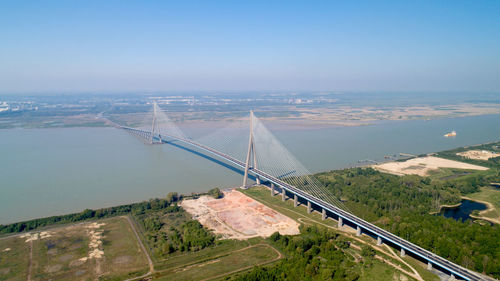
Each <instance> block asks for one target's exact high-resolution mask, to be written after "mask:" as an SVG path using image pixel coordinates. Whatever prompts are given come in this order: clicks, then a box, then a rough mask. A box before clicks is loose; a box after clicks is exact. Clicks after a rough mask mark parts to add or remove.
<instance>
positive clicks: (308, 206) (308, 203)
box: [307, 201, 311, 214]
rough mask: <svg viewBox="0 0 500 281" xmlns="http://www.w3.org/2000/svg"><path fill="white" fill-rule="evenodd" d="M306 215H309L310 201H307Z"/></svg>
mask: <svg viewBox="0 0 500 281" xmlns="http://www.w3.org/2000/svg"><path fill="white" fill-rule="evenodd" d="M307 213H308V214H310V213H311V201H307Z"/></svg>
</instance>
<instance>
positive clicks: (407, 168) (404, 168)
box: [372, 156, 488, 177]
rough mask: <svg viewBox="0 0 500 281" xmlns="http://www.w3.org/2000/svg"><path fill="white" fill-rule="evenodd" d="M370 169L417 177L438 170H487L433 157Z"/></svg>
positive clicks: (375, 166) (381, 165)
mask: <svg viewBox="0 0 500 281" xmlns="http://www.w3.org/2000/svg"><path fill="white" fill-rule="evenodd" d="M372 167H373V168H374V169H376V170H379V171H381V172H385V173H389V174H394V175H398V176H402V175H418V176H422V177H425V176H428V175H429V172H430V171H435V170H438V169H439V168H455V169H463V170H479V171H485V170H488V168H487V167H482V166H478V165H472V164H468V163H463V162H458V161H454V160H449V159H444V158H439V157H435V156H426V157H417V158H413V159H409V160H406V161H404V162H386V163H383V164H378V165H372Z"/></svg>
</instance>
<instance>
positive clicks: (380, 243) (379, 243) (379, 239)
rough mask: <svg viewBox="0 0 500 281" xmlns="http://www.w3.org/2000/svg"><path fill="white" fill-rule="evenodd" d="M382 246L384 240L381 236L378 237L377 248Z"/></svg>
mask: <svg viewBox="0 0 500 281" xmlns="http://www.w3.org/2000/svg"><path fill="white" fill-rule="evenodd" d="M380 245H382V238H380V236H379V237H377V246H380Z"/></svg>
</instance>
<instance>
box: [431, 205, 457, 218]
mask: <svg viewBox="0 0 500 281" xmlns="http://www.w3.org/2000/svg"><path fill="white" fill-rule="evenodd" d="M461 205H462V202H460V203H457V204H453V205H441V206H439V211H436V212H430V213H429V215H437V214H439V213H441V211H443V209H456V208H458V207H460V206H461Z"/></svg>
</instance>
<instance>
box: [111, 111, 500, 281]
mask: <svg viewBox="0 0 500 281" xmlns="http://www.w3.org/2000/svg"><path fill="white" fill-rule="evenodd" d="M158 112H159V107H158V106H157V105H156V103H155V104H154V110H153V121H152V127H151V130H148V129H141V128H132V127H128V126H121V125H118V124H116V123H113V124H114V126H116V127H118V128H121V129H123V130H125V131H127V132H129V133H131V134H133V135H135V136H138V137H140V138H141V139H143V140H145V141H146V142H147V143H150V144H164V143H170V144H175V145H177V146H178V145H182V146H185V147H190V148H191V149H195V150H197V151H200V152H202V153H204V154H206V155H208V156H210V157H214V158H215V159H219V160H222V161H224V162H225V163H228V164H229V165H232V166H233V167H236V168H238V169H240V170H241V171H243V172H244V179H243V186H242V188H247V178H248V177H249V176H253V177H254V178H255V181H256V183H257V184H262V185H266V186H268V187H269V188H270V190H271V195H272V196H274V195H275V193H276V192H279V193H281V196H282V199H283V200H286V198H287V197H290V198H293V200H294V206H298V204H299V201H300V202H303V203H304V204H307V210H308V212H309V213H310V212H312V210H313V209H316V210H318V211H320V212H321V214H322V218H323V220H325V219H326V218H327V217H330V218H333V219H336V220H337V221H338V227H342V226H343V225H344V224H345V225H348V226H351V227H353V228H355V229H356V234H357V235H358V236H360V235H362V234H366V235H369V236H371V237H373V238H376V239H377V244H378V245H381V244H382V243H386V244H388V245H390V246H393V247H395V248H397V249H399V250H400V254H401V256H405V255H406V254H411V255H413V256H414V257H416V258H418V259H420V260H422V261H425V262H427V268H428V269H429V270H430V269H432V268H436V269H439V270H441V271H443V272H446V273H448V274H450V279H452V280H453V279H455V278H458V279H463V280H485V279H486V278H488V277H486V276H483V275H480V274H478V273H476V272H473V271H470V270H468V269H466V268H464V267H462V266H460V265H457V264H455V263H452V262H450V261H448V260H446V259H445V258H442V257H440V256H438V255H435V254H433V253H432V252H430V251H427V250H425V249H423V248H421V247H419V246H417V245H415V244H413V243H411V242H408V241H406V240H404V239H402V238H400V237H398V236H396V235H394V234H392V233H390V232H388V231H386V230H384V229H382V228H380V227H377V226H375V225H373V224H371V223H369V222H367V221H365V220H363V219H361V218H359V217H357V216H356V215H354V214H352V213H351V212H350V211H349V210H348V209H347V208H345V206H343V204H342V203H341V202H340V201H338V200H336V199H333V200H332V198H331V197H329V196H328V195H325V192H322V190H321V189H318V188H311V187H309V188H305V187H300V184H292V183H291V182H295V183H300V182H302V181H306V180H305V178H304V177H307V176H308V175H304V174H298V175H297V176H295V181H293V180H290V179H291V178H292V179H293V178H294V177H293V176H289V173H287V174H288V175H285V176H282V175H281V176H280V175H276V173H275V172H274V173H273V172H272V171H271V172H270V171H268V170H266V171H265V170H264V169H259V161H258V156H257V155H258V154H257V147H256V146H257V145H256V140H255V138H256V134H255V132H256V129H255V127H256V125H257V126H262V124H261V123H259V121H258V119H257V118H256V117H255V116H254V114H253V112H251V113H250V132H249V140H248V149H247V153H246V161H245V162H243V161H242V160H239V159H237V158H236V157H233V156H231V155H229V154H228V153H224V152H221V151H219V150H217V149H215V148H213V147H211V146H208V145H206V144H202V143H200V142H197V141H194V140H192V139H190V138H188V137H185V135H183V133H181V132H179V131H178V130H177V128H176V127H171V128H173V130H172V132H173V133H169V132H161V131H160V127H159V122H158V118H157V117H156V115H157V114H158ZM108 121H109V120H108ZM169 122H170V121H169ZM256 123H257V124H256ZM170 126H172V125H171V124H170ZM267 145H269V143H267ZM285 152H286V151H285ZM291 162H293V160H291ZM294 172H295V170H294V171H292V174H293V173H294ZM297 179H298V180H297ZM306 185H313V183H312V182H310V183H309V182H306ZM326 192H327V191H326ZM492 280H493V279H492Z"/></svg>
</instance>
